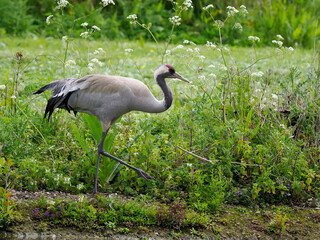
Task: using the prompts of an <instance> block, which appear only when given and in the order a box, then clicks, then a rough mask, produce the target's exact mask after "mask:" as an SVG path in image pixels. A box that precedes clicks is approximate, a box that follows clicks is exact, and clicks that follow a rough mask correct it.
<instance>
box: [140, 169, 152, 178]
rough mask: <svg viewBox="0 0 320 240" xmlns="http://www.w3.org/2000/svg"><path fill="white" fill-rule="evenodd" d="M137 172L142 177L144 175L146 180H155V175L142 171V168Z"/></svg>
mask: <svg viewBox="0 0 320 240" xmlns="http://www.w3.org/2000/svg"><path fill="white" fill-rule="evenodd" d="M137 172H138V174H139V175H140V176H141V177H143V178H144V179H146V180H149V179H152V180H155V178H154V177H151V176H150V175H149V174H148V173H146V172H144V171H142V170H141V169H139V170H138V171H137Z"/></svg>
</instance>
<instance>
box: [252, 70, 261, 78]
mask: <svg viewBox="0 0 320 240" xmlns="http://www.w3.org/2000/svg"><path fill="white" fill-rule="evenodd" d="M263 75H264V73H263V72H261V71H258V72H253V73H251V76H252V77H262V76H263Z"/></svg>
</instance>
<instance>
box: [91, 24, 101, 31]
mask: <svg viewBox="0 0 320 240" xmlns="http://www.w3.org/2000/svg"><path fill="white" fill-rule="evenodd" d="M92 30H94V31H101V29H100V28H99V27H97V26H96V25H93V26H92Z"/></svg>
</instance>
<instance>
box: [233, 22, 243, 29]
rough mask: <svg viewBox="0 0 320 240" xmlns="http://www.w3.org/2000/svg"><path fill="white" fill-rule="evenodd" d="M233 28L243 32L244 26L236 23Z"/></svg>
mask: <svg viewBox="0 0 320 240" xmlns="http://www.w3.org/2000/svg"><path fill="white" fill-rule="evenodd" d="M233 28H234V29H238V30H239V31H242V25H241V24H240V23H235V24H234V25H233Z"/></svg>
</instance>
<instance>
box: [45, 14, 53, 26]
mask: <svg viewBox="0 0 320 240" xmlns="http://www.w3.org/2000/svg"><path fill="white" fill-rule="evenodd" d="M51 18H53V15H50V16H48V17H47V19H46V23H47V24H48V25H49V24H50V23H51V22H50V19H51Z"/></svg>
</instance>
